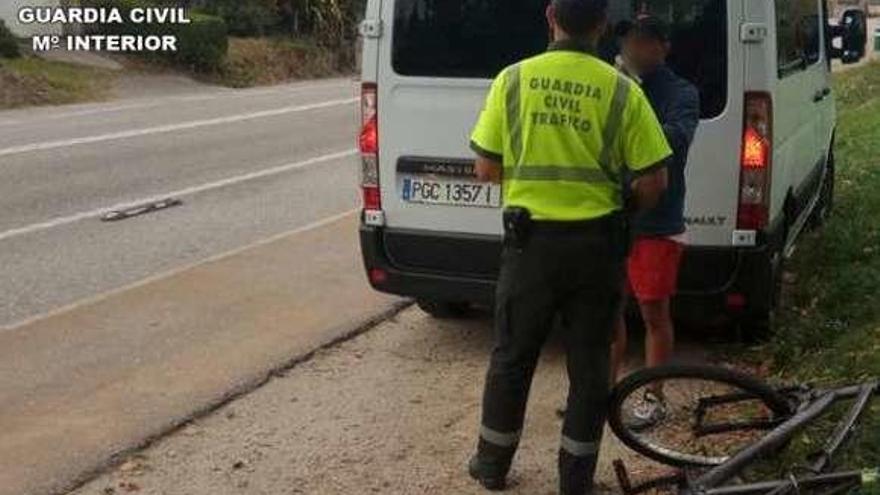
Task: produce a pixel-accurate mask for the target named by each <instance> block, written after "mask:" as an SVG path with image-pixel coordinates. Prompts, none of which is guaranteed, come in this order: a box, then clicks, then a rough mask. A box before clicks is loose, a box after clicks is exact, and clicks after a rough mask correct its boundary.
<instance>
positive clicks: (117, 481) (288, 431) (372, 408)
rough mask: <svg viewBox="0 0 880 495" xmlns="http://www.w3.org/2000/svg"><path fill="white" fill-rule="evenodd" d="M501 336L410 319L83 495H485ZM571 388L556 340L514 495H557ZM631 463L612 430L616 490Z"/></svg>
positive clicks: (607, 457) (299, 372)
mask: <svg viewBox="0 0 880 495" xmlns="http://www.w3.org/2000/svg"><path fill="white" fill-rule="evenodd" d="M489 327H490V321H489V318H487V317H486V316H481V317H477V318H475V319H472V320H466V321H461V322H443V321H438V320H434V319H431V318H429V317H427V316H425V315H424V314H423V313H421V312H420V311H418V310H416V309H411V310H407V311H405V312H403V313H401V314H400V315H398V316H397V317H395V318H394V319H392V320H391V321H388V322H386V323H384V324H382V325H380V326H379V327H377V328H375V329H374V330H372V331H370V332H368V333H366V334H364V335H362V336H360V337H358V338H356V339H354V340H352V341H349V342H346V343H344V344H341V345H339V346H338V347H336V348H333V349H331V350H328V351H323V352H321V353H319V354H318V355H317V356H316V357H315V358H314V359H312V360H311V361H309V362H307V363H304V364H302V365H300V366H297V367H296V368H294V369H292V370H290V371H288V372H287V373H286V374H284V376H279V377H278V378H277V379H275V380H273V381H271V382H270V383H268V384H267V385H266V386H264V387H262V388H260V389H258V390H256V391H254V392H253V393H251V394H249V395H247V396H245V397H243V398H241V399H239V400H237V401H235V402H233V403H231V404H229V405H227V406H225V407H223V408H221V409H220V410H218V411H216V412H215V413H214V414H212V415H210V416H208V417H205V418H202V419H200V420H198V421H195V422H193V423H192V424H191V425H189V426H187V427H185V428H184V429H182V430H181V431H179V432H177V433H176V434H174V435H171V436H169V437H167V438H165V439H163V440H162V441H160V442H158V443H157V444H155V445H154V446H152V447H151V448H148V449H146V450H145V451H143V452H141V453H139V454H137V455H135V456H133V457H132V458H130V459H128V460H127V461H126V462H125V463H123V464H122V465H121V466H119V467H118V468H117V469H115V470H114V471H113V472H110V473H107V474H105V475H103V476H101V477H99V478H98V479H95V480H93V481H92V482H91V483H89V484H87V485H86V486H83V487H81V488H80V489H79V490H77V491H75V492H74V493H75V494H77V495H109V494H124V493H134V492H137V493H141V494H168V495H172V494H173V495H177V494H187V495H200V494H204V495H208V494H211V495H225V494H273V495H274V494H322V495H323V494H328V495H329V494H352V493H358V494H362V493H383V494H413V493H419V494H434V493H436V494H450V493H455V494H477V493H483V492H482V490H480V489H478V488H477V487H476V486H475V485H474V483H472V482H471V481H470V480H469V479H468V478H467V476H466V474H465V472H464V465H465V462H466V460H467V458H468V456H469V455H470V453H471V451H472V448H473V446H474V441H475V435H476V431H477V425H478V421H479V410H480V395H481V389H482V385H483V376H484V373H485V367H486V363H487V356H488V353H489V350H490V347H491V339H490V335H491V332H490V329H489ZM565 389H566V383H565V378H564V367H563V353H562V351H561V348H560V346H559V344H558V343H551V344H550V345H549V346H548V348H547V350H546V352H545V353H544V358H543V361H542V363H541V366H540V368H539V372H538V375H537V376H536V379H535V384H534V387H533V392H532V400H531V403H530V404H531V407H530V410H529V415H528V418H527V426H526V431H525V437H524V440H523V445H522V447H521V451H520V454H519V456H518V458H517V460H516V463H515V466H514V471H513V473H512V477H511V481H512V484H513V487H512V489H511V490H510V491H509V492H508V493H512V494H532V495H534V494H541V495H543V494H548V495H549V494H553V493H556V488H555V486H556V485H555V484H556V469H555V463H556V460H555V455H556V451H557V445H558V438H559V429H560V426H561V425H560V420H559V419H557V417H556V414H555V409H556V408H557V406H558V405H559V404H561V403H562V400H563V396H564V391H565ZM626 455H627V454H626V453H625V452H624V451H623V450H622V449H621V447H620V446H619V445H617V443H616V441H615V440H613V439H612V438H611V436H610V435H606V442H605V445H604V447H603V460H602V463H601V467H600V481H601V483H602V484H603V485H605V486H606V487H607V486H608V485H609V484H610V483H611V467H610V461H612V460H613V459H615V458H618V457H620V456H626ZM628 461H630V462H632V461H633V459H628ZM634 467H636V470H637V471H640V470H642V469H644V468H646V467H647V466H646V465H644V463H642V462H636V463H635V464H634Z"/></svg>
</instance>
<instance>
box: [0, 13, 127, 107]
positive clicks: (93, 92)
mask: <svg viewBox="0 0 880 495" xmlns="http://www.w3.org/2000/svg"><path fill="white" fill-rule="evenodd" d="M113 77H114V76H113V75H112V74H110V73H108V71H104V70H100V69H93V68H89V67H81V66H77V65H70V64H65V63H60V62H51V61H47V60H42V59H39V58H36V57H32V56H27V55H26V54H25V53H24V51H23V50H22V49H21V46H20V44H19V40H17V39H16V38H15V37H14V36H13V35H12V33H11V32H10V31H9V30H8V29H7V28H6V26H5V24H3V22H2V20H0V109H7V108H15V107H23V106H32V105H60V104H64V103H77V102H83V101H94V100H101V99H103V98H105V97H107V96H108V94H109V93H110V90H111V87H112V84H113Z"/></svg>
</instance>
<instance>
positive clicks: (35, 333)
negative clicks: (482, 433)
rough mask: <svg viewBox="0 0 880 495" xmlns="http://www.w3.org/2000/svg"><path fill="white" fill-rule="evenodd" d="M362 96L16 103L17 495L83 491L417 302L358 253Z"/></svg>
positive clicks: (5, 206) (4, 467)
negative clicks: (122, 215) (188, 426)
mask: <svg viewBox="0 0 880 495" xmlns="http://www.w3.org/2000/svg"><path fill="white" fill-rule="evenodd" d="M355 95H356V85H355V83H353V82H352V81H350V80H342V79H340V80H327V81H316V82H308V83H302V84H295V85H290V86H283V87H276V88H270V89H257V90H247V91H235V92H233V91H218V90H216V89H210V90H206V91H200V92H198V93H192V94H177V95H173V96H167V97H160V98H151V99H134V100H125V101H120V102H115V103H107V104H98V105H85V106H76V107H60V108H44V109H29V110H23V111H14V112H2V113H0V267H2V271H0V277H2V278H0V495H7V494H8V495H45V494H56V493H67V491H68V490H69V489H71V488H72V487H75V486H76V485H77V484H78V483H80V482H82V481H84V480H87V479H89V478H90V476H91V475H92V474H94V473H97V472H100V471H101V470H102V469H103V468H105V467H106V466H108V465H110V464H112V462H113V460H114V459H115V458H117V457H118V456H119V455H122V454H124V453H125V452H128V451H130V450H131V449H133V448H137V447H138V446H142V445H144V444H145V442H149V441H150V440H151V439H155V438H158V437H161V436H162V435H164V434H167V433H168V432H169V431H173V430H174V428H176V427H178V426H180V425H181V424H185V423H186V422H187V421H189V420H190V418H192V417H193V416H194V415H198V414H200V413H203V412H205V411H210V410H211V409H212V408H213V407H216V406H217V405H219V404H222V403H223V402H224V401H226V400H228V399H230V398H232V397H234V396H235V395H236V394H239V393H242V392H245V391H248V390H251V389H253V388H254V387H256V386H258V385H259V384H261V383H263V382H264V381H265V380H267V379H268V377H270V376H271V375H272V374H273V373H274V372H276V371H277V370H279V369H283V368H285V367H286V366H289V365H291V364H292V363H296V362H298V361H299V360H302V359H304V358H305V357H307V356H309V355H310V353H312V352H313V351H314V350H315V349H317V348H319V347H321V346H324V345H328V344H330V343H332V342H334V341H336V340H337V339H339V338H341V337H344V336H346V335H350V334H352V333H357V332H358V331H360V330H362V329H365V328H367V327H369V325H370V324H371V322H373V321H375V320H377V319H381V318H382V317H383V315H387V314H388V313H389V312H393V311H394V310H395V308H399V307H400V306H401V304H404V303H403V302H402V301H401V300H399V299H396V298H391V297H387V296H383V295H380V294H378V293H376V292H374V291H372V290H371V289H370V288H369V287H368V285H367V283H366V280H365V276H364V273H363V268H362V266H361V263H360V260H359V252H358V251H359V248H358V244H357V234H356V232H357V217H356V214H355V208H356V207H357V204H358V198H357V176H358V163H357V159H356V157H355V150H354V141H355V139H354V136H355V132H356V129H357V118H358V117H357V104H356V99H355ZM169 197H173V198H177V199H180V200H181V201H182V202H183V204H182V205H180V206H178V207H175V208H170V209H167V210H162V211H157V212H154V213H150V214H147V215H143V216H137V217H133V218H130V219H127V220H123V221H118V222H102V221H101V218H102V217H103V216H104V215H105V214H107V213H108V212H112V211H116V210H119V209H125V208H127V207H130V206H133V205H140V204H142V203H144V202H146V201H153V200H157V199H162V198H169Z"/></svg>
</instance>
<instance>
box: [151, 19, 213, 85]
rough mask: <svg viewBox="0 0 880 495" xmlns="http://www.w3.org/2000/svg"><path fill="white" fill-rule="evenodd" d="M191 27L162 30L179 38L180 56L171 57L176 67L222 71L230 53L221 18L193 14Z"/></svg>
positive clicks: (172, 26)
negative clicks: (168, 30)
mask: <svg viewBox="0 0 880 495" xmlns="http://www.w3.org/2000/svg"><path fill="white" fill-rule="evenodd" d="M189 17H190V19H191V20H192V23H191V24H173V25H165V26H161V27H163V28H170V31H171V32H170V34H174V35H176V36H177V53H173V54H169V56H170V57H171V58H172V59H173V60H174V61H175V62H177V63H179V64H183V65H186V66H188V67H192V68H193V69H195V70H197V71H199V72H213V71H216V70H217V69H219V68H220V66H221V65H222V64H223V60H224V58H225V57H226V51H227V50H228V49H229V36H228V34H227V28H226V22H224V21H223V19H221V18H219V17H215V16H212V15H206V14H198V13H190V16H189Z"/></svg>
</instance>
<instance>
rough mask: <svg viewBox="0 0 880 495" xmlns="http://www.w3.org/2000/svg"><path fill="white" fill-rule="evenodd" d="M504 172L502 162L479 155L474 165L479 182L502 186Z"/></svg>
mask: <svg viewBox="0 0 880 495" xmlns="http://www.w3.org/2000/svg"><path fill="white" fill-rule="evenodd" d="M502 170H503V166H502V165H501V162H498V161H495V160H493V159H491V158H486V157H484V156H479V155H477V162H476V164H475V165H474V172H475V173H476V175H477V180H478V181H480V182H494V183H496V184H500V183H501V171H502Z"/></svg>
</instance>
